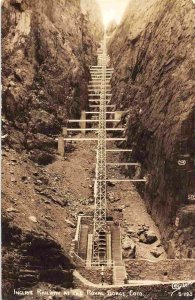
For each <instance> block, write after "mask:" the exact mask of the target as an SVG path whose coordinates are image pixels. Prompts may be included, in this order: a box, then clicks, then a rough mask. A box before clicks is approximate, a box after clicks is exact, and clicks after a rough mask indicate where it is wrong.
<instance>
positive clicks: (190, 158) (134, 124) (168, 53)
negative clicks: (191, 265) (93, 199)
mask: <svg viewBox="0 0 195 300" xmlns="http://www.w3.org/2000/svg"><path fill="white" fill-rule="evenodd" d="M193 19H194V4H193V3H192V1H185V0H147V1H144V3H143V1H141V0H136V1H131V2H130V4H129V7H128V9H127V12H126V14H125V16H124V19H123V21H122V23H121V25H120V26H119V27H118V28H117V30H116V32H115V34H114V37H112V39H111V41H110V42H109V54H110V56H111V60H112V63H113V66H114V68H115V72H114V75H113V79H112V86H113V99H112V102H113V103H116V104H117V107H118V109H120V110H127V111H128V112H127V114H126V121H127V132H126V133H127V137H128V140H127V145H128V146H129V147H131V148H132V149H133V156H132V159H133V160H136V161H139V162H140V163H141V164H142V171H141V174H140V176H146V177H147V179H148V182H147V183H146V188H145V191H144V194H145V201H146V203H147V206H148V210H149V211H150V212H151V214H152V216H153V217H154V219H155V221H156V223H157V224H158V226H159V228H160V231H161V233H162V236H163V238H164V242H165V245H166V247H167V250H168V255H169V257H193V258H195V252H194V250H193V248H194V246H195V238H194V237H195V223H194V220H195V202H194V196H193V195H192V194H194V188H195V187H194V150H193V149H194V146H195V145H194V140H195V139H194V122H195V118H194V115H195V113H194V111H195V102H194V96H193V92H194V90H193V81H194V79H195V73H194V67H193V65H194V58H193V30H194V29H193ZM119 45H120V46H119ZM131 175H132V174H131ZM184 244H185V245H184Z"/></svg>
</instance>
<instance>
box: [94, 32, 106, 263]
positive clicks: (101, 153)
mask: <svg viewBox="0 0 195 300" xmlns="http://www.w3.org/2000/svg"><path fill="white" fill-rule="evenodd" d="M99 55H101V59H99V64H100V66H101V84H100V103H99V127H98V148H97V156H96V176H95V184H94V197H95V211H94V231H93V261H94V262H95V263H96V262H97V263H100V264H101V262H102V263H103V262H105V261H106V254H107V252H106V249H107V245H106V233H107V226H106V207H107V203H106V107H107V106H106V104H107V101H106V92H107V85H106V68H107V62H108V56H107V53H106V36H105V37H104V40H103V43H102V54H99ZM99 69H100V68H99V67H98V68H97V71H98V72H99Z"/></svg>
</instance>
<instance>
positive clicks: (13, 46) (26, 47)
mask: <svg viewBox="0 0 195 300" xmlns="http://www.w3.org/2000/svg"><path fill="white" fill-rule="evenodd" d="M89 19H90V12H89V13H88V14H87V15H84V14H83V13H82V10H81V6H80V2H79V1H77V0H63V1H58V2H57V3H56V1H53V0H50V1H39V0H36V1H33V2H32V1H28V0H5V1H4V3H3V6H2V37H3V41H2V44H3V72H2V75H3V101H2V104H3V114H4V118H3V130H4V134H6V137H5V143H7V144H8V145H9V146H10V147H13V148H15V149H17V150H19V151H21V150H22V149H27V150H28V151H30V150H32V151H34V152H35V153H34V157H36V158H38V157H39V155H40V153H41V155H42V154H43V152H44V151H45V153H46V148H47V152H48V149H51V150H50V151H51V152H52V149H54V148H55V145H54V143H53V136H54V135H58V134H59V133H60V132H61V127H62V125H65V124H66V120H67V117H69V118H71V117H79V116H80V111H81V110H82V108H86V107H87V82H88V80H89V78H90V75H89V66H90V65H91V64H92V62H95V60H96V57H95V54H96V49H97V46H98V44H97V42H96V36H95V32H96V31H98V32H99V35H100V33H101V30H102V25H101V21H99V23H98V25H97V26H96V28H95V30H94V28H93V25H92V24H91V21H90V20H89ZM98 26H99V27H100V28H99V27H98ZM51 138H52V139H51Z"/></svg>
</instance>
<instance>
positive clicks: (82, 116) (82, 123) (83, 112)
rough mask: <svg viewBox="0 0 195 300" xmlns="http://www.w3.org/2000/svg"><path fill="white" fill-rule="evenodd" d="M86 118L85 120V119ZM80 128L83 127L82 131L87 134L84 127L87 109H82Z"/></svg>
mask: <svg viewBox="0 0 195 300" xmlns="http://www.w3.org/2000/svg"><path fill="white" fill-rule="evenodd" d="M83 120H85V121H83ZM79 125H80V128H81V129H83V130H82V133H83V134H84V135H85V134H86V131H85V130H84V129H86V111H85V110H82V111H81V122H79Z"/></svg>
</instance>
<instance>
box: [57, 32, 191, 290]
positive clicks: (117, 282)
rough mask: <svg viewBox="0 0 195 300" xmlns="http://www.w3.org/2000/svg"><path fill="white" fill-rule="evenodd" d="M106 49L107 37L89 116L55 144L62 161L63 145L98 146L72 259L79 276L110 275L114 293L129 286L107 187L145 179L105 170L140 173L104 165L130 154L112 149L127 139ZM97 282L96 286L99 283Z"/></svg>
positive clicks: (92, 89) (94, 77) (93, 78)
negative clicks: (89, 205)
mask: <svg viewBox="0 0 195 300" xmlns="http://www.w3.org/2000/svg"><path fill="white" fill-rule="evenodd" d="M106 43H107V37H106V35H105V36H104V39H103V41H102V43H101V47H100V49H98V52H97V56H98V64H97V65H95V66H91V68H90V73H91V81H90V82H89V85H88V95H89V111H82V112H81V118H80V119H71V120H68V125H69V126H68V127H66V128H63V136H62V137H59V138H58V152H59V154H60V155H62V156H64V153H65V149H66V143H69V142H72V141H82V142H84V141H86V142H87V141H95V142H97V148H96V163H95V178H94V179H93V181H94V213H93V216H92V215H90V216H88V215H79V216H78V220H77V227H76V233H75V238H74V240H73V241H72V246H71V251H70V254H71V256H72V259H73V261H74V262H75V263H76V265H77V269H78V270H79V269H80V268H83V269H86V270H92V271H94V272H96V274H102V273H104V272H105V273H106V272H111V273H112V286H113V287H114V286H123V285H124V284H126V283H127V270H126V265H125V261H124V260H123V257H122V244H121V241H122V238H121V235H122V234H121V227H120V223H119V222H118V220H114V218H112V216H111V218H110V215H109V216H108V215H107V184H108V183H111V182H115V183H117V182H135V183H136V182H142V183H143V184H144V183H145V182H146V179H145V178H137V176H136V177H134V178H122V179H120V178H119V179H118V178H113V177H110V178H109V170H108V167H109V166H112V165H118V166H130V167H132V166H133V167H135V168H137V167H138V169H140V167H141V166H140V164H139V163H137V162H122V163H120V162H108V161H107V155H108V153H109V154H110V153H111V154H112V153H113V154H115V153H120V152H121V153H125V152H127V153H128V152H129V153H131V152H132V150H131V149H121V148H116V147H115V148H113V143H112V142H115V141H125V140H126V139H125V138H124V137H118V134H119V133H123V131H124V128H122V126H120V127H119V123H120V121H121V116H122V114H123V112H122V111H116V110H115V105H112V104H110V101H111V97H112V93H111V85H110V80H111V76H112V73H113V69H112V68H110V67H109V57H108V55H107V50H106ZM71 124H74V126H73V127H72V128H71V127H70V125H71ZM76 125H77V127H76ZM78 125H79V126H78ZM77 132H78V133H81V134H82V136H80V135H79V136H76V137H75V135H74V133H77ZM116 132H118V134H117V137H114V136H113V137H112V136H110V134H112V133H116ZM69 133H73V135H69ZM86 133H96V135H88V136H87V135H86ZM110 142H111V144H110ZM110 145H112V146H110ZM108 146H109V147H108ZM94 153H95V152H94ZM186 262H187V260H186ZM142 263H143V261H141V260H140V264H142ZM176 265H177V261H176ZM75 274H76V277H77V278H78V279H79V280H80V281H81V282H82V283H83V284H85V285H86V286H87V285H88V286H93V284H92V283H91V284H90V282H89V281H88V280H86V279H85V278H84V277H82V275H81V274H79V273H78V272H77V271H76V272H75ZM97 277H98V276H97ZM100 280H101V278H100ZM100 280H99V284H100V283H101V282H100ZM150 283H151V282H149V281H147V282H146V281H145V282H144V281H143V280H142V281H140V280H137V281H135V280H134V282H133V281H132V282H131V285H135V286H136V285H138V284H141V285H144V284H146V285H148V284H150ZM159 283H160V282H158V281H153V284H159ZM104 287H106V285H104Z"/></svg>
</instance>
